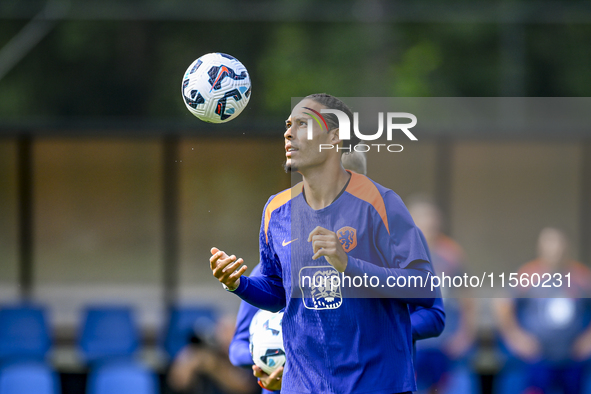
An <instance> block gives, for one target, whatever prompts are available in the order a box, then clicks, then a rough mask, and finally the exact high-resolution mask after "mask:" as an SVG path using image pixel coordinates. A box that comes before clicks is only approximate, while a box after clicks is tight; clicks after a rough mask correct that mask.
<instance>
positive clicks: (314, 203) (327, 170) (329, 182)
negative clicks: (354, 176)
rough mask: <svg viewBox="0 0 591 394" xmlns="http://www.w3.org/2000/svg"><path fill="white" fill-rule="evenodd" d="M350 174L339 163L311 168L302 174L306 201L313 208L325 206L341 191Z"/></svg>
mask: <svg viewBox="0 0 591 394" xmlns="http://www.w3.org/2000/svg"><path fill="white" fill-rule="evenodd" d="M350 176H351V175H350V174H349V173H348V172H347V171H345V169H344V168H343V167H342V166H341V165H340V163H339V165H338V167H337V166H334V167H332V168H331V167H323V168H320V169H313V170H310V171H306V173H305V174H302V177H303V181H304V193H305V196H306V202H307V203H308V205H309V206H310V207H311V208H312V209H315V210H318V209H322V208H326V207H327V206H329V205H330V204H331V203H332V202H333V201H334V200H335V199H336V198H337V196H338V195H339V194H340V193H341V191H342V190H343V188H344V187H345V185H346V184H347V182H349V178H350Z"/></svg>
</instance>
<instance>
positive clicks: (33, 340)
mask: <svg viewBox="0 0 591 394" xmlns="http://www.w3.org/2000/svg"><path fill="white" fill-rule="evenodd" d="M50 347H51V336H50V334H49V326H48V324H47V320H46V317H45V311H44V309H43V308H42V307H39V306H32V305H18V306H5V307H3V308H2V309H0V361H6V360H13V359H15V358H24V359H37V360H43V359H44V358H45V356H46V354H47V352H48V351H49V348H50Z"/></svg>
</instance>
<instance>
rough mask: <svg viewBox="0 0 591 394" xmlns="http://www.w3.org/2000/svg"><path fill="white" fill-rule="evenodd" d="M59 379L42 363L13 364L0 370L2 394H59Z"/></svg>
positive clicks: (0, 389)
mask: <svg viewBox="0 0 591 394" xmlns="http://www.w3.org/2000/svg"><path fill="white" fill-rule="evenodd" d="M59 392H60V385H59V379H58V377H57V375H56V374H55V372H54V371H53V370H52V369H51V368H50V367H49V366H47V365H46V364H44V363H41V362H22V363H11V364H8V365H7V366H5V367H4V368H2V369H1V370H0V393H2V394H58V393H59Z"/></svg>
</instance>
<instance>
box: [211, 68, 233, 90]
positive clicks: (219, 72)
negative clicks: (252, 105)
mask: <svg viewBox="0 0 591 394" xmlns="http://www.w3.org/2000/svg"><path fill="white" fill-rule="evenodd" d="M223 73H226V74H230V71H229V70H228V67H226V66H222V67H221V68H220V70H219V71H218V76H217V78H216V79H215V82H214V83H213V84H212V85H211V89H209V91H210V92H211V90H212V89H213V87H214V86H215V84H216V83H218V81H219V80H220V77H221V76H222V74H223Z"/></svg>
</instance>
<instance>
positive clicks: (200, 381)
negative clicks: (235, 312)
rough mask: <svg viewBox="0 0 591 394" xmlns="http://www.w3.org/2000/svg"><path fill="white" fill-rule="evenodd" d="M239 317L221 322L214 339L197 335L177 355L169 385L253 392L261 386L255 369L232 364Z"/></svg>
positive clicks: (189, 390) (212, 392)
mask: <svg viewBox="0 0 591 394" xmlns="http://www.w3.org/2000/svg"><path fill="white" fill-rule="evenodd" d="M234 324H235V319H234V318H233V317H230V316H226V317H224V318H222V319H220V321H219V322H218V324H217V326H216V328H215V330H214V335H213V337H212V338H204V337H202V336H201V335H195V336H194V337H193V338H192V340H191V343H190V344H189V345H187V346H185V347H184V348H183V349H182V350H181V351H180V352H179V353H178V355H177V356H176V357H175V359H174V360H173V362H172V365H171V367H170V371H169V373H168V378H167V380H168V385H169V387H170V388H171V389H172V390H174V391H173V392H174V393H179V394H180V393H182V394H230V393H231V394H251V393H260V390H261V388H260V387H259V385H258V384H257V382H256V378H255V377H254V376H253V375H252V371H251V370H246V369H243V368H240V367H235V366H233V365H232V364H231V363H230V360H229V355H228V349H229V348H230V343H231V341H232V337H233V335H234Z"/></svg>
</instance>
